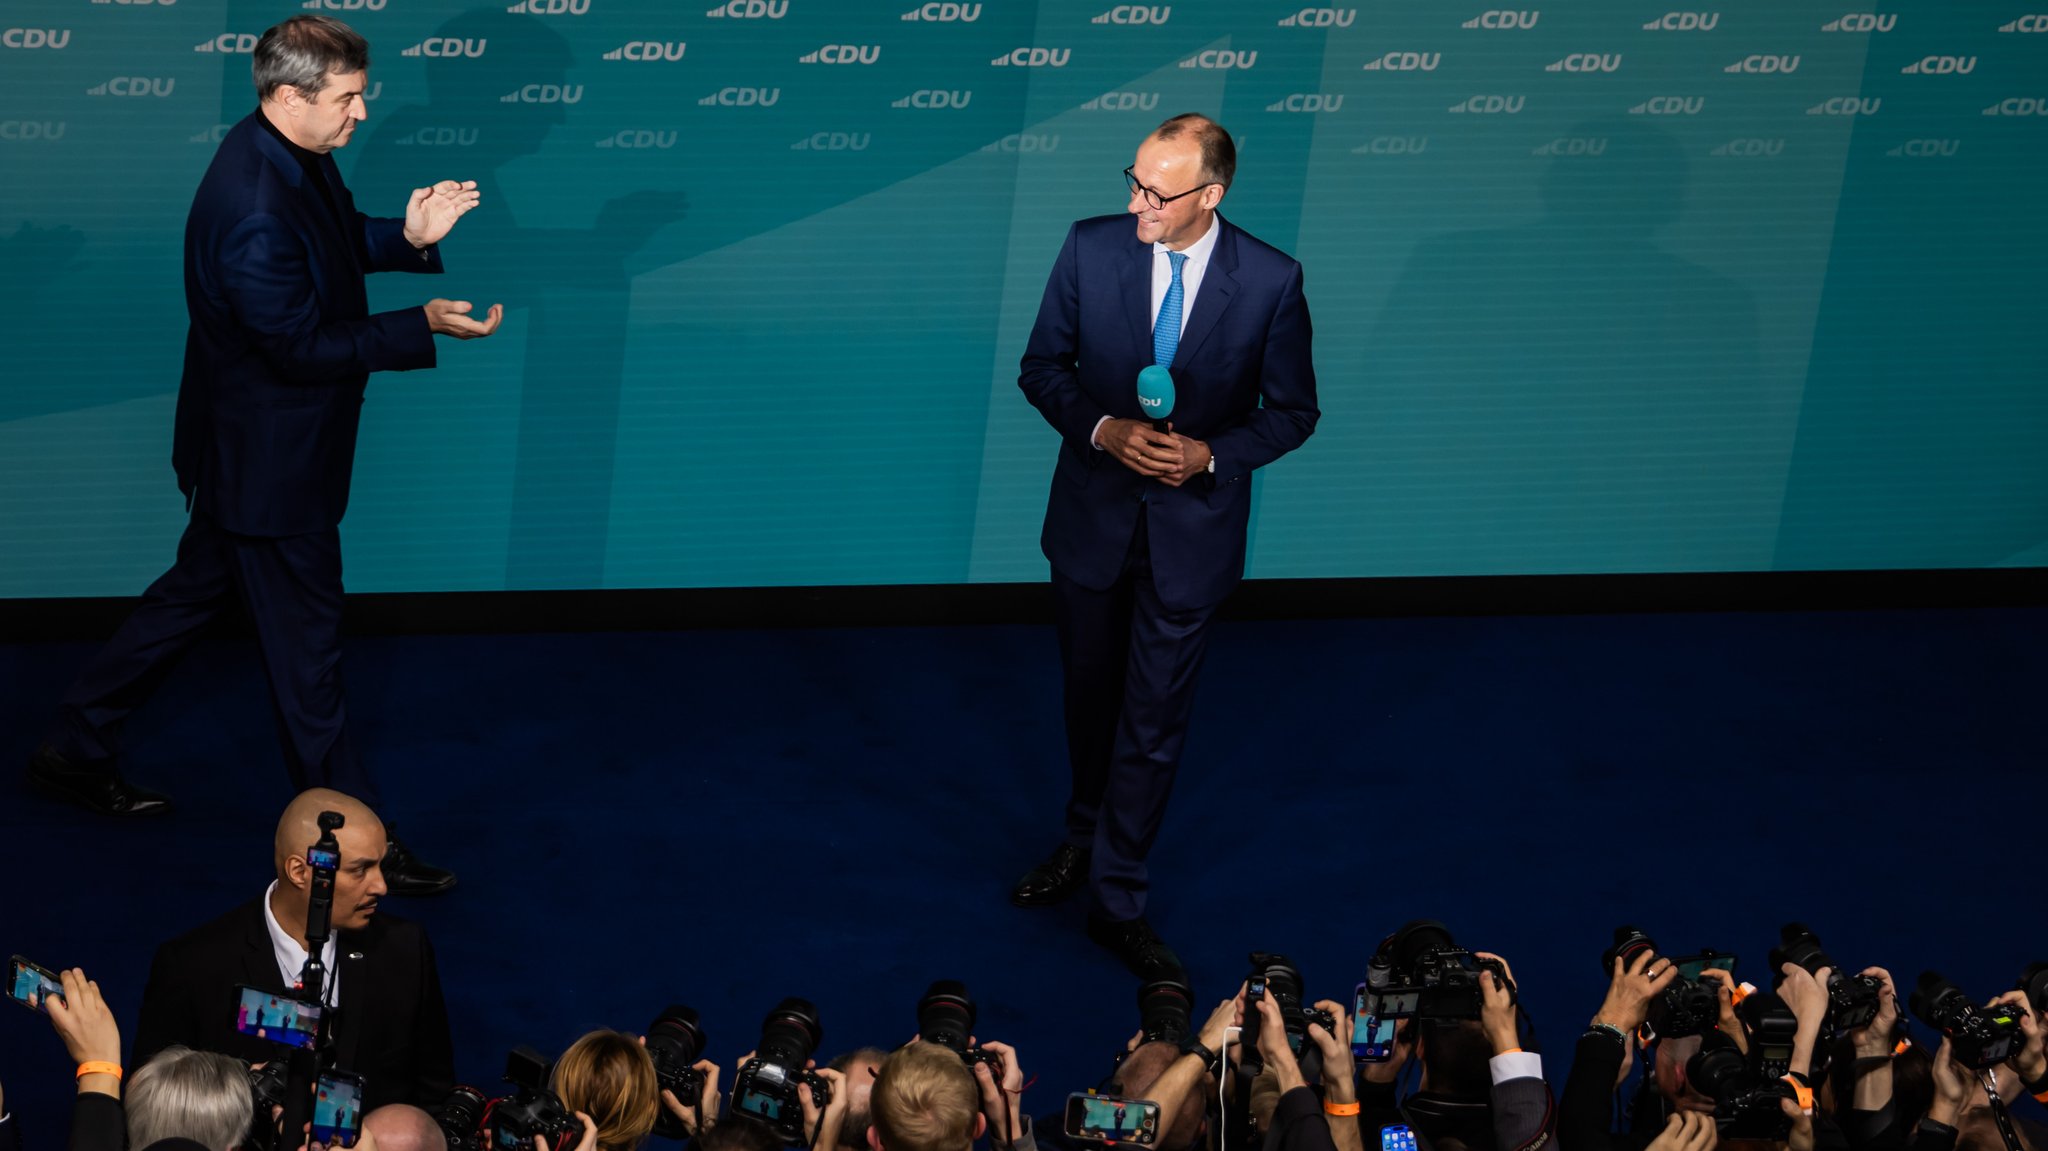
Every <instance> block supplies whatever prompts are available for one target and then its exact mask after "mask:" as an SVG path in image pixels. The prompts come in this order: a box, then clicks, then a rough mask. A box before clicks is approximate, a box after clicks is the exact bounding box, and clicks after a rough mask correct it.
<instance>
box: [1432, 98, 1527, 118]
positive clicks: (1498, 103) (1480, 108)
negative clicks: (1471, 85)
mask: <svg viewBox="0 0 2048 1151" xmlns="http://www.w3.org/2000/svg"><path fill="white" fill-rule="evenodd" d="M1527 100H1528V98H1527V97H1525V96H1468V97H1466V98H1465V99H1463V100H1460V101H1458V102H1457V103H1456V104H1453V105H1451V107H1450V111H1451V112H1452V113H1453V114H1455V115H1465V116H1515V115H1519V114H1520V113H1521V111H1522V106H1523V105H1524V104H1525V103H1526V102H1527Z"/></svg>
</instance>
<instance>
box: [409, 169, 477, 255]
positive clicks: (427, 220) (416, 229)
mask: <svg viewBox="0 0 2048 1151" xmlns="http://www.w3.org/2000/svg"><path fill="white" fill-rule="evenodd" d="M482 197H483V193H481V192H478V191H477V190H476V181H475V180H463V181H461V182H459V183H458V182H456V181H454V180H442V181H439V182H437V183H434V184H431V185H429V186H427V187H425V188H414V189H413V190H412V195H411V196H410V197H408V198H407V199H406V201H405V242H406V243H408V244H411V245H412V246H413V247H415V248H424V247H427V246H428V245H430V244H438V243H440V242H441V240H442V238H443V237H445V236H446V235H447V234H448V232H449V231H450V230H451V229H452V228H454V227H455V221H457V220H460V219H461V218H462V217H463V216H465V215H467V214H468V213H469V210H470V209H471V208H474V207H476V206H477V204H478V203H479V202H480V201H481V200H482Z"/></svg>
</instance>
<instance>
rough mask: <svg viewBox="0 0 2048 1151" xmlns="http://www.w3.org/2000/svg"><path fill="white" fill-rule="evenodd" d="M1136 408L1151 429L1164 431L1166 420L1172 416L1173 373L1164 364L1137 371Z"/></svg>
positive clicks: (1148, 365)
mask: <svg viewBox="0 0 2048 1151" xmlns="http://www.w3.org/2000/svg"><path fill="white" fill-rule="evenodd" d="M1138 407H1140V408H1141V409H1143V410H1144V412H1145V418H1147V419H1149V420H1151V421H1152V426H1153V427H1155V428H1157V429H1159V430H1160V431H1165V430H1166V419H1167V417H1168V416H1171V415H1172V414H1173V373H1172V372H1169V371H1167V370H1166V365H1165V364H1147V365H1145V367H1144V368H1142V369H1140V370H1139V372H1138Z"/></svg>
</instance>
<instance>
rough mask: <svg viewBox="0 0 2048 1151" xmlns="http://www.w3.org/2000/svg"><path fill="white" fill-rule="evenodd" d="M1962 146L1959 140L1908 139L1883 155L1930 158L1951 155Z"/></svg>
mask: <svg viewBox="0 0 2048 1151" xmlns="http://www.w3.org/2000/svg"><path fill="white" fill-rule="evenodd" d="M1962 146H1963V142H1962V141H1961V140H1931V139H1923V140H1908V141H1906V142H1905V143H1903V144H1900V145H1899V146H1898V147H1896V148H1893V149H1891V150H1890V151H1888V152H1886V153H1885V155H1887V156H1906V157H1915V158H1920V159H1931V158H1933V157H1936V156H1953V155H1955V154H1956V151H1957V150H1958V149H1960V148H1961V147H1962Z"/></svg>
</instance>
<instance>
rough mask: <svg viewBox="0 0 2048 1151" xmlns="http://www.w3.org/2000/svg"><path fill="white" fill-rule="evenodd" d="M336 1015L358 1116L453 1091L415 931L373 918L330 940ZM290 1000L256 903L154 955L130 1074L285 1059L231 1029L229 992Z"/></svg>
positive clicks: (433, 975)
mask: <svg viewBox="0 0 2048 1151" xmlns="http://www.w3.org/2000/svg"><path fill="white" fill-rule="evenodd" d="M335 943H336V950H335V954H336V959H335V966H336V967H338V968H339V969H340V972H341V1005H340V1007H339V1008H338V1009H337V1010H336V1011H335V1013H334V1020H333V1033H334V1037H335V1050H336V1063H337V1064H338V1065H339V1066H340V1067H342V1068H344V1069H346V1070H349V1071H354V1072H356V1073H358V1074H360V1075H362V1076H363V1110H364V1112H365V1113H367V1112H370V1111H374V1110H376V1109H377V1108H379V1107H382V1106H383V1105H385V1104H386V1103H412V1104H415V1105H418V1106H423V1107H424V1106H430V1105H432V1104H435V1103H439V1102H440V1101H441V1100H442V1099H443V1098H445V1097H446V1096H447V1094H448V1092H449V1091H450V1090H451V1089H452V1088H453V1087H454V1086H455V1048H454V1044H453V1042H452V1041H451V1040H450V1038H449V1035H448V1008H447V1004H446V1003H445V1002H444V1001H443V999H442V998H441V975H440V971H439V969H438V968H436V967H435V965H434V948H433V945H432V944H431V943H429V942H428V941H427V933H426V932H425V931H424V930H423V929H422V928H421V927H420V926H419V925H418V924H415V923H409V922H407V921H406V920H403V919H399V918H396V917H394V916H390V915H386V914H384V913H383V912H381V911H380V912H378V913H377V915H376V918H375V919H373V920H372V921H371V923H370V926H369V927H367V928H365V929H364V930H362V931H343V932H340V933H338V935H337V937H336V940H335ZM240 985H247V986H250V987H254V988H257V989H258V990H261V991H265V992H270V993H273V994H278V995H283V994H287V993H289V990H290V989H289V988H288V987H287V986H286V985H285V981H284V977H283V974H282V973H281V972H279V971H278V969H277V958H276V953H275V952H274V951H273V950H272V947H271V942H270V931H269V928H268V927H267V926H266V925H265V923H264V918H263V901H262V899H261V897H259V898H257V899H256V900H254V901H252V902H249V903H247V904H244V905H243V906H241V907H238V908H236V909H235V910H233V911H231V912H229V913H228V914H226V915H224V916H222V917H220V918H219V919H216V920H214V921H213V922H211V923H209V924H206V925H205V926H204V927H200V928H198V929H197V930H194V931H192V932H189V933H188V934H185V935H182V936H180V937H178V938H177V939H174V940H172V941H171V942H169V943H166V944H164V945H163V946H162V947H160V948H158V949H157V953H156V960H155V962H154V963H152V964H151V965H150V970H149V985H148V987H147V988H145V989H144V991H143V993H142V1021H141V1024H140V1025H139V1027H138V1028H137V1030H136V1034H135V1044H134V1053H133V1055H132V1057H131V1058H132V1060H133V1062H134V1065H135V1066H137V1067H140V1066H141V1065H142V1064H143V1063H144V1062H145V1061H147V1060H148V1059H149V1058H150V1056H152V1055H155V1054H156V1053H157V1052H159V1051H161V1050H163V1049H164V1048H166V1047H169V1046H171V1045H172V1044H183V1045H184V1046H186V1047H190V1048H193V1049H194V1050H198V1051H217V1052H220V1053H221V1054H223V1055H232V1056H234V1057H235V1058H237V1059H243V1060H247V1061H249V1062H252V1063H253V1062H259V1061H262V1060H268V1059H274V1058H276V1057H277V1055H278V1053H279V1052H280V1051H282V1050H283V1048H280V1047H278V1046H277V1045H276V1044H273V1043H270V1042H268V1041H266V1040H262V1039H257V1038H254V1037H253V1036H247V1035H243V1034H240V1033H239V1032H237V1031H236V1030H235V1013H236V1007H237V1003H238V998H239V997H238V993H237V992H236V990H235V989H236V987H237V986H240Z"/></svg>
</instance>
